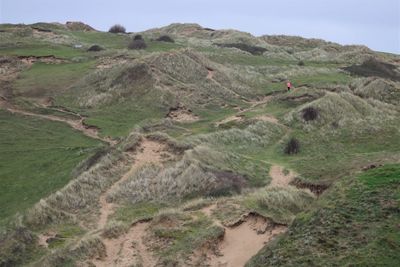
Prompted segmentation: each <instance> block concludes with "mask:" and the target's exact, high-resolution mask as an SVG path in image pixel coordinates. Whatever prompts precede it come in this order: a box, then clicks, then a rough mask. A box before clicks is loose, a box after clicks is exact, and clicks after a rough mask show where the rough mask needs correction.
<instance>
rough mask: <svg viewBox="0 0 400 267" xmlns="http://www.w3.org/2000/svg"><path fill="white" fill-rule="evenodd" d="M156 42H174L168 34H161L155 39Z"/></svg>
mask: <svg viewBox="0 0 400 267" xmlns="http://www.w3.org/2000/svg"><path fill="white" fill-rule="evenodd" d="M156 41H158V42H168V43H175V41H174V39H172V38H171V37H169V36H168V35H161V36H160V37H158V38H157V39H156Z"/></svg>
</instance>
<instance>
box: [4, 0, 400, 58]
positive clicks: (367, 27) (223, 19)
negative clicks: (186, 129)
mask: <svg viewBox="0 0 400 267" xmlns="http://www.w3.org/2000/svg"><path fill="white" fill-rule="evenodd" d="M66 21H82V22H85V23H87V24H89V25H91V26H92V27H94V28H96V29H98V30H103V31H107V30H108V29H109V28H110V26H112V25H114V24H116V23H119V24H122V25H123V26H125V28H126V29H127V31H130V32H138V31H143V30H147V29H150V28H154V27H162V26H166V25H169V24H171V23H175V22H180V23H198V24H200V25H201V26H203V27H208V28H214V29H237V30H241V31H246V32H250V33H252V34H254V35H256V36H260V35H264V34H268V35H271V34H285V35H297V36H303V37H307V38H321V39H324V40H327V41H332V42H337V43H340V44H361V45H366V46H368V47H370V48H371V49H373V50H376V51H383V52H391V53H396V54H400V0H274V1H270V0H264V1H262V0H244V1H243V0H241V1H235V0H159V1H155V0H139V1H137V0H131V1H129V0H111V1H110V0H109V1H106V0H97V1H95V0H0V23H25V24H30V23H35V22H61V23H65V22H66Z"/></svg>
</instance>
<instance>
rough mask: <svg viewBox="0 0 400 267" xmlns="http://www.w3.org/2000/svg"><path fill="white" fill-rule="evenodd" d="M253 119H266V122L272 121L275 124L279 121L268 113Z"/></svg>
mask: <svg viewBox="0 0 400 267" xmlns="http://www.w3.org/2000/svg"><path fill="white" fill-rule="evenodd" d="M254 119H256V120H260V121H268V122H272V123H275V124H277V123H279V121H278V119H277V118H275V117H273V116H270V115H261V116H257V117H255V118H254Z"/></svg>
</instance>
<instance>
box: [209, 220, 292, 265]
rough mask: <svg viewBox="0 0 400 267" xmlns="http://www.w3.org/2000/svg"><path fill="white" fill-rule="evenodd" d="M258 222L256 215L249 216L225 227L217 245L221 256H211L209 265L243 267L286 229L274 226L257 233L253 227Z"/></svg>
mask: <svg viewBox="0 0 400 267" xmlns="http://www.w3.org/2000/svg"><path fill="white" fill-rule="evenodd" d="M258 224H260V222H259V221H257V218H256V217H250V218H249V219H248V220H246V221H245V222H244V223H242V224H240V225H239V226H236V227H232V228H225V235H224V239H223V240H222V242H221V244H220V247H219V250H220V253H221V255H222V256H220V257H212V258H211V261H210V266H226V267H243V266H244V265H245V263H246V262H247V261H248V260H249V259H250V258H251V257H252V256H254V255H255V254H257V252H258V251H259V250H260V249H261V248H263V247H264V245H265V244H266V243H268V242H269V241H271V240H272V239H273V238H274V237H275V236H276V235H278V234H280V233H283V232H285V231H286V229H287V227H285V226H274V227H271V229H269V230H267V231H266V232H265V233H257V231H256V230H255V228H258V227H260V225H258Z"/></svg>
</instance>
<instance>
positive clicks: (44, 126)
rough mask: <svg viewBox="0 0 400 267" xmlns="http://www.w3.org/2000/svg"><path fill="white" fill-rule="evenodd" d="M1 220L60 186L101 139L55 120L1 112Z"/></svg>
mask: <svg viewBox="0 0 400 267" xmlns="http://www.w3.org/2000/svg"><path fill="white" fill-rule="evenodd" d="M0 122H1V123H0V140H1V141H0V151H1V153H0V183H1V187H0V206H1V207H2V208H1V209H0V222H2V221H4V220H5V219H6V218H7V217H9V216H11V215H14V214H15V213H17V212H23V211H24V210H26V209H27V208H28V207H30V206H32V205H33V204H34V203H36V202H38V201H39V200H40V199H41V198H44V197H46V196H48V195H49V194H50V193H52V192H55V191H56V190H58V189H60V188H62V187H63V186H64V185H65V184H66V183H67V182H68V181H69V180H70V179H71V171H72V170H73V169H74V168H75V167H76V166H77V165H78V163H79V162H81V161H82V160H84V159H86V158H87V157H88V156H90V155H92V154H94V153H95V152H96V150H97V149H98V148H99V146H101V144H100V142H98V141H97V140H93V139H91V138H88V137H86V136H84V135H82V134H81V133H79V132H76V131H74V130H72V129H71V128H70V127H68V126H66V125H64V124H63V123H58V122H49V121H46V120H43V119H36V118H31V117H25V116H20V115H12V114H10V113H8V112H4V111H0Z"/></svg>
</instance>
